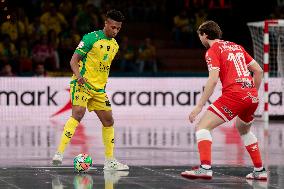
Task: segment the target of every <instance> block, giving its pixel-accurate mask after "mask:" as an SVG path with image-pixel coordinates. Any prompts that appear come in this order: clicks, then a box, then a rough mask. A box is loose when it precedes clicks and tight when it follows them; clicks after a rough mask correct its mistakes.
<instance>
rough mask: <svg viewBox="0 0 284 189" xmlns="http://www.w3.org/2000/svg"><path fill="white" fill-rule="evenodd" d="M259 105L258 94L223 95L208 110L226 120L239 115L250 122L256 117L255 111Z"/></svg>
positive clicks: (244, 120) (246, 121)
mask: <svg viewBox="0 0 284 189" xmlns="http://www.w3.org/2000/svg"><path fill="white" fill-rule="evenodd" d="M257 106H258V97H257V95H255V96H253V95H251V93H247V94H246V95H222V96H221V97H219V98H218V99H217V100H216V101H215V102H214V103H213V104H211V105H210V106H209V107H208V110H210V111H212V112H213V113H215V114H216V115H218V116H219V117H220V118H221V119H223V120H224V121H230V120H232V119H233V118H234V117H236V116H238V117H239V118H240V119H241V120H242V121H243V122H245V123H250V122H252V121H253V119H254V112H255V110H256V109H257Z"/></svg>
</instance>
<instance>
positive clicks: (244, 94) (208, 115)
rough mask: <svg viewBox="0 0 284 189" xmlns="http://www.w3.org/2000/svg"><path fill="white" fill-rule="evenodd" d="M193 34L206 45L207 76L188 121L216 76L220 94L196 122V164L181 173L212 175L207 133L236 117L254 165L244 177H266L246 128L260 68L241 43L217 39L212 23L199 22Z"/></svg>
mask: <svg viewBox="0 0 284 189" xmlns="http://www.w3.org/2000/svg"><path fill="white" fill-rule="evenodd" d="M197 33H198V35H199V39H200V41H201V43H202V44H203V45H204V46H205V47H206V48H208V50H207V52H206V55H205V59H206V62H207V66H208V70H209V78H208V81H207V83H206V85H205V89H204V92H203V94H202V96H201V98H200V100H199V101H198V103H197V105H196V106H195V108H194V109H193V111H192V112H191V113H190V115H189V120H190V122H191V123H192V122H194V121H195V119H196V116H197V115H198V114H199V113H200V112H201V110H202V108H203V106H204V105H205V103H206V102H207V100H208V99H209V97H210V96H211V95H212V93H213V91H214V89H215V86H216V84H217V82H218V80H219V79H220V81H221V83H222V95H221V97H219V98H218V99H217V100H216V101H215V102H214V103H212V104H211V105H210V106H209V108H208V109H207V111H206V112H205V113H204V115H203V116H202V117H201V119H200V121H199V122H198V123H197V125H196V140H197V143H198V151H199V155H200V162H201V164H200V166H199V167H198V168H193V169H192V170H187V171H184V172H182V173H181V175H182V176H183V177H186V178H189V179H196V178H203V179H211V178H212V174H213V172H212V169H211V145H212V136H211V133H210V132H211V131H212V130H213V129H214V128H216V127H218V126H219V125H221V124H222V123H224V122H228V121H230V120H232V119H233V118H234V117H236V128H237V130H238V132H239V134H240V136H241V138H242V140H243V143H244V145H245V147H246V149H247V151H248V153H249V155H250V157H251V160H252V162H253V165H254V170H253V172H252V173H249V174H248V175H247V176H246V178H247V179H256V180H267V172H266V170H265V168H264V167H263V164H262V160H261V155H260V150H259V147H258V142H257V138H256V137H255V135H254V134H253V133H252V132H251V131H250V128H251V124H252V122H253V120H254V117H253V115H254V112H255V110H256V108H257V106H258V89H259V87H260V84H261V80H262V75H263V70H262V68H261V67H260V66H259V64H258V63H257V62H256V61H255V60H254V59H253V58H252V57H251V56H250V55H249V54H248V53H247V52H246V51H245V49H244V48H243V47H242V46H240V45H238V44H235V43H233V42H230V41H223V40H221V36H222V31H221V29H220V27H219V26H218V24H217V23H216V22H214V21H206V22H204V23H202V24H201V25H200V26H199V28H198V30H197ZM250 72H252V73H253V76H251V73H250Z"/></svg>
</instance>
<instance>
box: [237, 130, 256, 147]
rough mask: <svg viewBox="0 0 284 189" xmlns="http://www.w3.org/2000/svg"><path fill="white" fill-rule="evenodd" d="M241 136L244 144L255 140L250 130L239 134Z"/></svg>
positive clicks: (247, 144)
mask: <svg viewBox="0 0 284 189" xmlns="http://www.w3.org/2000/svg"><path fill="white" fill-rule="evenodd" d="M241 137H242V140H243V142H244V145H245V146H249V145H251V144H254V143H256V142H257V138H256V137H255V135H254V134H253V133H252V132H251V131H250V132H248V133H247V134H244V135H241Z"/></svg>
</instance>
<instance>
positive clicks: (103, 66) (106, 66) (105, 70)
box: [98, 62, 110, 72]
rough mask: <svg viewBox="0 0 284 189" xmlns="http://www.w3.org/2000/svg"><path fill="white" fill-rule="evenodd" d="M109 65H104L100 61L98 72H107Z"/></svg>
mask: <svg viewBox="0 0 284 189" xmlns="http://www.w3.org/2000/svg"><path fill="white" fill-rule="evenodd" d="M109 70H110V66H109V65H104V64H103V63H101V62H100V67H99V69H98V71H99V72H109Z"/></svg>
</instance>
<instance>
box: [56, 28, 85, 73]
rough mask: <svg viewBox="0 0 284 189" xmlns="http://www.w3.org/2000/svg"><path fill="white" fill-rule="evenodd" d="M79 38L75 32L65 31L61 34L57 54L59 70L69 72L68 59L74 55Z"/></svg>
mask: <svg viewBox="0 0 284 189" xmlns="http://www.w3.org/2000/svg"><path fill="white" fill-rule="evenodd" d="M80 40H81V37H80V35H79V34H78V33H77V32H76V31H75V30H67V31H65V32H64V33H62V35H61V38H60V46H59V48H58V52H59V54H60V56H59V58H60V68H61V69H63V70H70V64H69V59H70V57H72V55H73V53H74V49H75V48H76V46H77V45H78V44H79V43H80Z"/></svg>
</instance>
